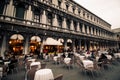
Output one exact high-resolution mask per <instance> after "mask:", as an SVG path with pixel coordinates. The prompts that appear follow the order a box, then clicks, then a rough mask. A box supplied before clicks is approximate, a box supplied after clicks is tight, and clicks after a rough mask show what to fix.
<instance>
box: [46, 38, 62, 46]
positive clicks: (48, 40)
mask: <svg viewBox="0 0 120 80" xmlns="http://www.w3.org/2000/svg"><path fill="white" fill-rule="evenodd" d="M44 45H62V43H61V42H60V41H57V40H55V39H53V38H47V40H46V41H45V43H44Z"/></svg>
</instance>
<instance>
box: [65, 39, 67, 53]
mask: <svg viewBox="0 0 120 80" xmlns="http://www.w3.org/2000/svg"><path fill="white" fill-rule="evenodd" d="M64 50H65V51H66V50H67V39H66V38H64Z"/></svg>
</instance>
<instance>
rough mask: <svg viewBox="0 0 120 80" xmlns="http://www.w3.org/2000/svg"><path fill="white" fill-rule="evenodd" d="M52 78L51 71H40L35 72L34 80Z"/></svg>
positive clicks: (50, 79)
mask: <svg viewBox="0 0 120 80" xmlns="http://www.w3.org/2000/svg"><path fill="white" fill-rule="evenodd" d="M53 79H54V76H53V73H52V70H51V69H40V70H38V71H36V73H35V77H34V80H53Z"/></svg>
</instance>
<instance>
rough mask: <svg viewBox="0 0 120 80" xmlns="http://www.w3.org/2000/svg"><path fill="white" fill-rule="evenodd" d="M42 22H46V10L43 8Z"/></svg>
mask: <svg viewBox="0 0 120 80" xmlns="http://www.w3.org/2000/svg"><path fill="white" fill-rule="evenodd" d="M42 23H43V24H46V23H47V16H46V11H45V10H44V11H43V14H42Z"/></svg>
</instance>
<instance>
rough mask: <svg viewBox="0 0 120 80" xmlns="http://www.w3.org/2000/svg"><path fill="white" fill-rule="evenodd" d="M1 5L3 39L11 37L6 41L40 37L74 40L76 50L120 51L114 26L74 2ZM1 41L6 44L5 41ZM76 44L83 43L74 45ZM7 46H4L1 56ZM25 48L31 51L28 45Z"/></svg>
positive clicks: (17, 0)
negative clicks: (17, 36) (19, 36)
mask: <svg viewBox="0 0 120 80" xmlns="http://www.w3.org/2000/svg"><path fill="white" fill-rule="evenodd" d="M2 1H3V3H4V11H3V13H2V14H0V29H1V32H2V33H1V36H3V37H4V35H2V34H4V33H6V34H7V35H9V37H7V38H10V36H11V33H20V34H24V35H25V34H27V35H29V36H30V35H39V36H42V38H43V37H54V38H61V37H62V38H63V39H64V40H66V38H67V39H72V41H73V44H72V46H73V49H76V48H77V47H79V49H81V47H83V48H85V50H87V49H88V50H92V49H97V48H101V49H105V48H116V47H117V46H116V44H117V40H116V39H117V37H116V34H115V33H114V32H113V31H112V30H111V25H110V24H109V23H108V22H106V21H104V20H102V19H101V18H100V17H98V16H97V15H95V14H94V13H92V12H90V11H89V10H87V9H85V8H84V7H82V6H81V5H79V4H78V3H76V2H74V1H73V0H6V2H4V0H1V1H0V3H2ZM2 40H3V41H4V42H5V40H6V39H5V40H4V39H2ZM25 41H26V40H25ZM27 41H29V39H27ZM74 41H75V42H76V41H81V42H79V43H78V44H75V45H74ZM82 42H83V43H82ZM1 43H2V42H1ZM7 44H8V42H7V43H4V44H3V45H4V46H3V45H1V54H2V55H3V54H4V52H5V49H7V48H5V49H3V48H4V47H7ZM24 44H25V45H26V46H27V48H28V46H29V45H28V44H26V43H24ZM81 44H82V45H81ZM113 44H114V45H113ZM64 46H66V45H64ZM27 48H26V47H25V54H27V51H26V50H27Z"/></svg>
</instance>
